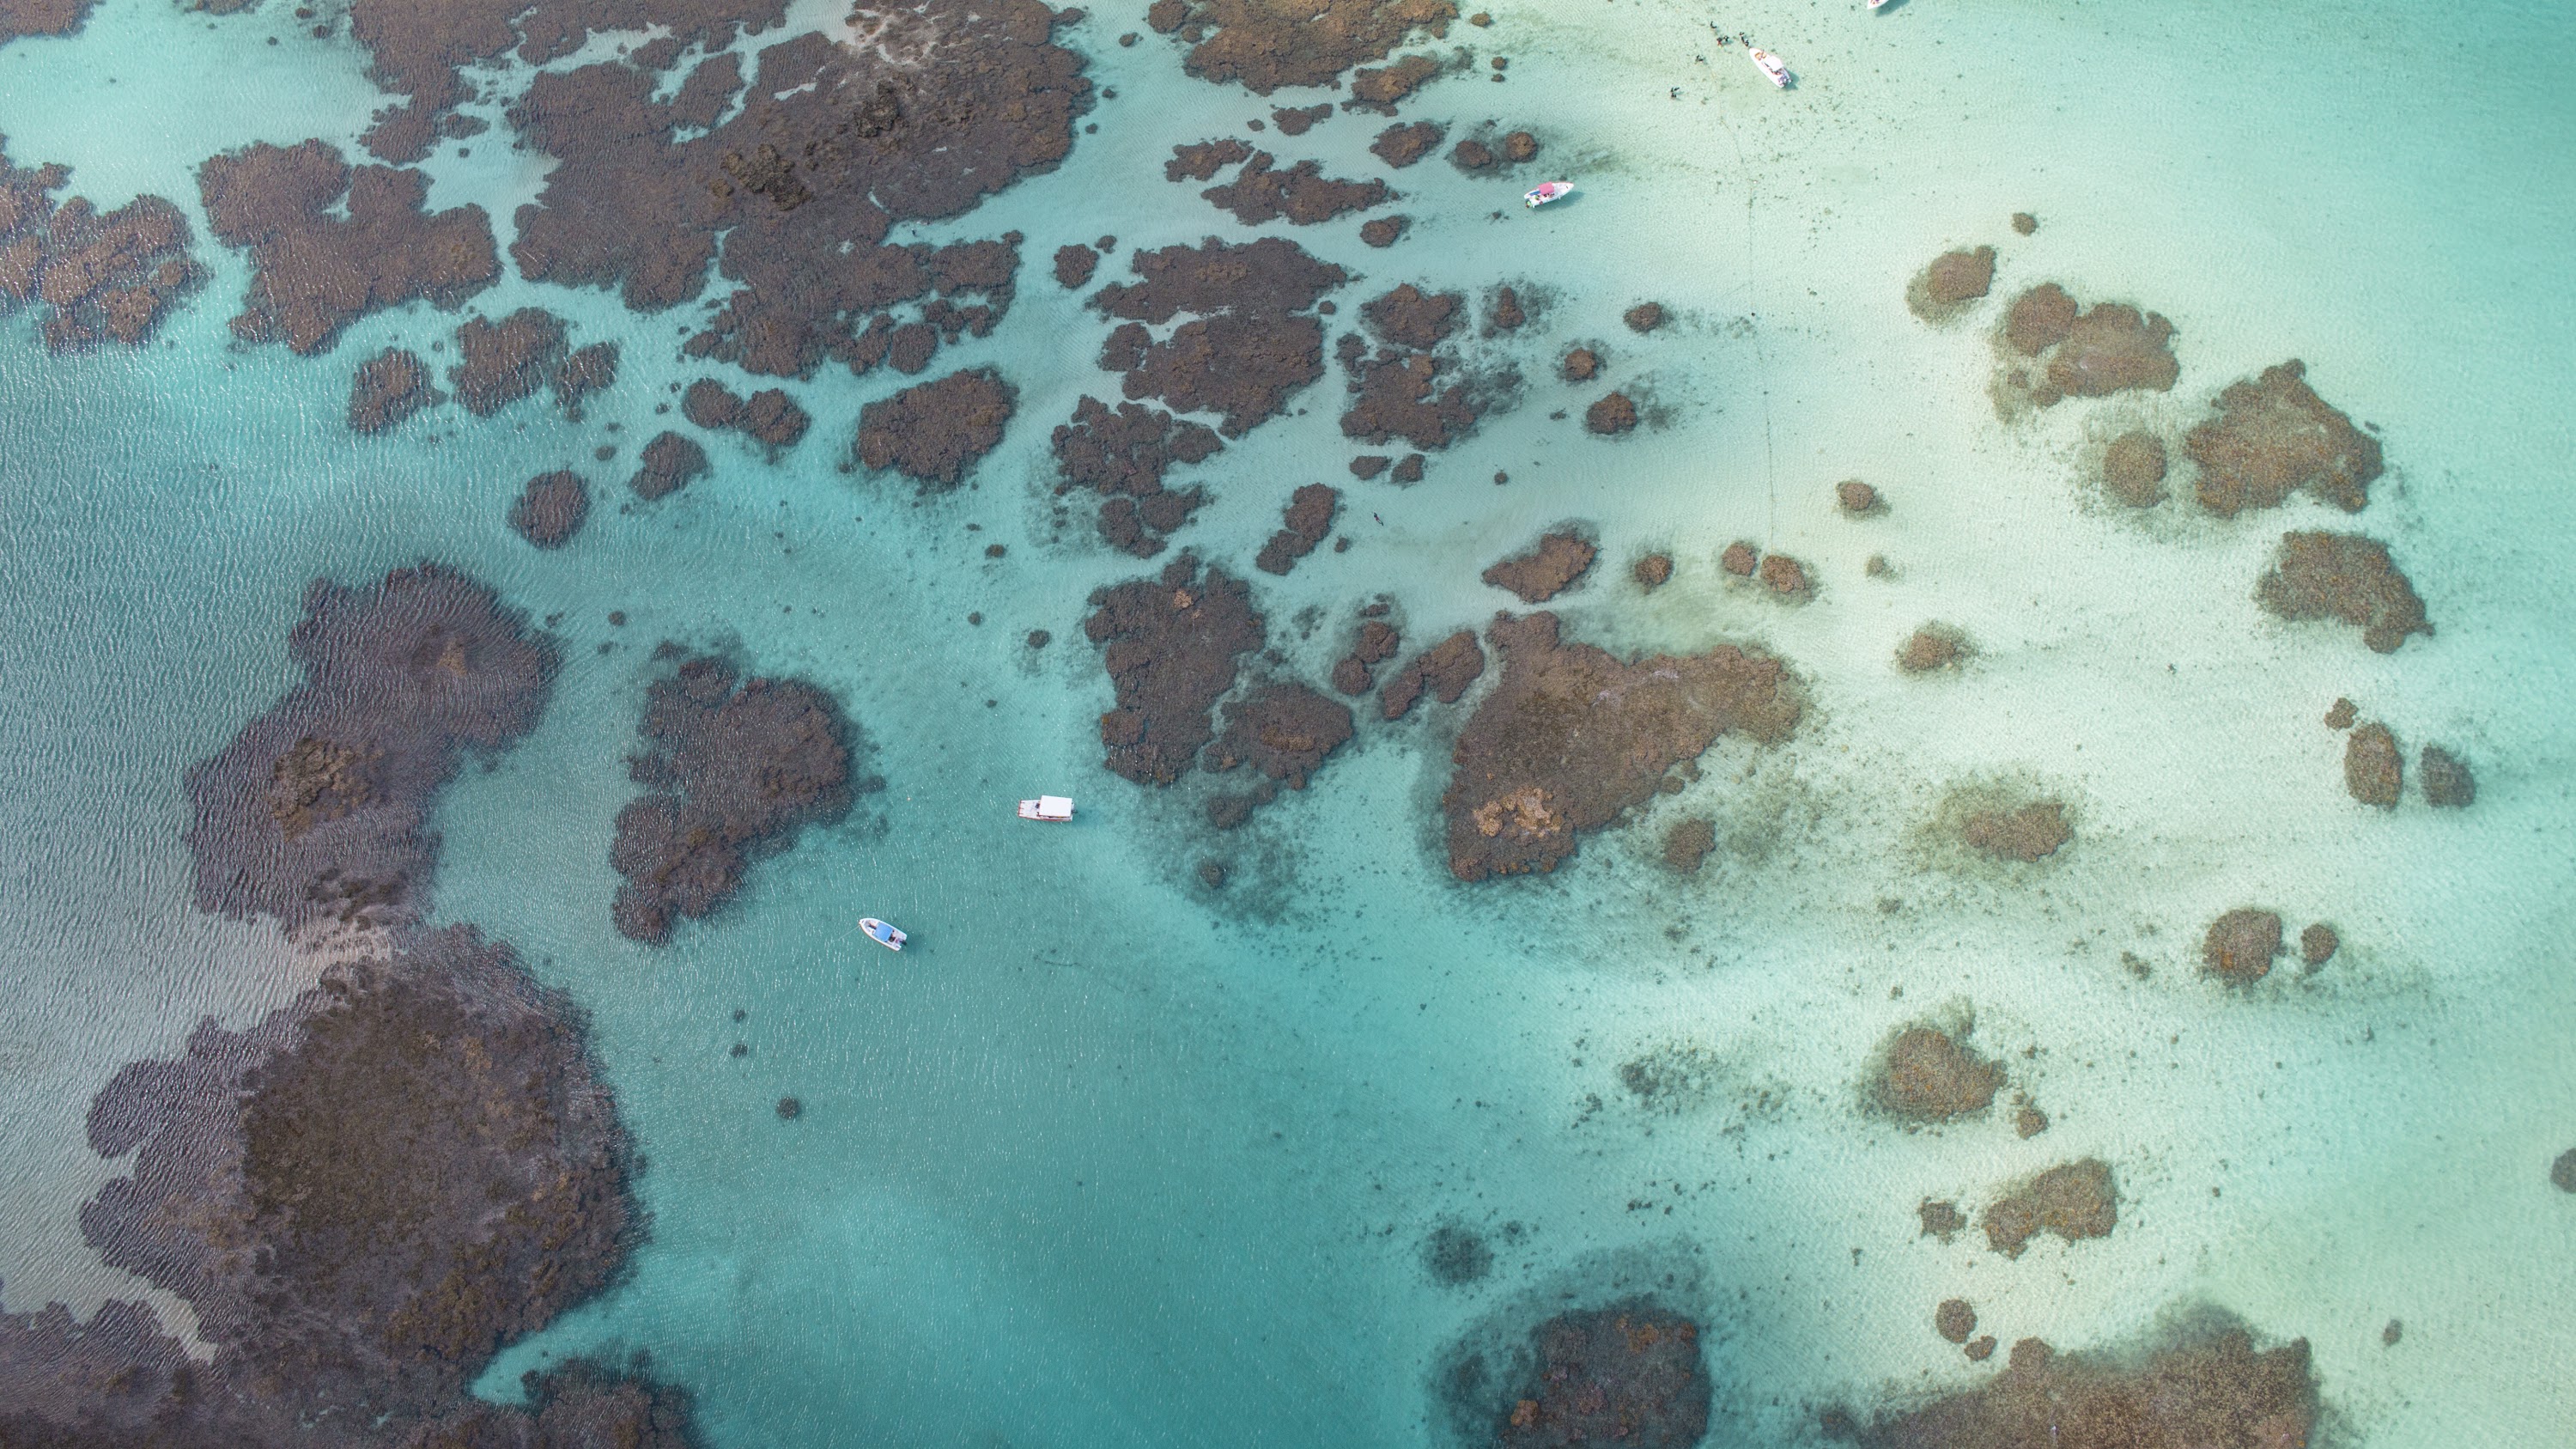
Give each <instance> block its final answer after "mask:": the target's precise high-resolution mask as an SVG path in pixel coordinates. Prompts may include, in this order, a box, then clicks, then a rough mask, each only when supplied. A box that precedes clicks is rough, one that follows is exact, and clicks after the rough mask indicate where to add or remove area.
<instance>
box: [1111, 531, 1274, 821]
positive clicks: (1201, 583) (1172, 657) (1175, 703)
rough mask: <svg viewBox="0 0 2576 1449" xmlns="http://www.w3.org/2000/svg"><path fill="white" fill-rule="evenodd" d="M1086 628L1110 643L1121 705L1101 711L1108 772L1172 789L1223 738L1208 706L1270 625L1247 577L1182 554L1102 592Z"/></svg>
mask: <svg viewBox="0 0 2576 1449" xmlns="http://www.w3.org/2000/svg"><path fill="white" fill-rule="evenodd" d="M1091 605H1092V612H1091V614H1090V616H1089V617H1088V618H1086V619H1084V620H1083V625H1082V627H1083V632H1084V633H1085V634H1086V635H1087V636H1088V637H1089V638H1090V640H1091V642H1092V643H1093V644H1095V645H1098V646H1100V647H1101V649H1102V651H1103V652H1102V656H1101V662H1102V664H1103V666H1104V667H1105V668H1106V669H1107V670H1108V672H1109V679H1110V683H1111V685H1112V687H1113V688H1114V689H1115V690H1116V692H1117V707H1116V708H1114V709H1112V710H1110V711H1109V712H1108V713H1106V714H1104V715H1102V716H1101V717H1100V742H1101V744H1102V745H1103V746H1104V747H1106V749H1107V751H1108V756H1107V759H1106V760H1105V761H1104V763H1106V764H1107V765H1108V766H1109V768H1110V769H1111V770H1113V771H1115V772H1117V773H1118V774H1120V775H1123V776H1125V777H1126V778H1128V779H1130V780H1133V781H1135V782H1136V783H1137V784H1140V785H1169V784H1172V783H1173V782H1174V781H1177V780H1178V779H1180V778H1181V774H1182V772H1183V771H1185V770H1187V769H1188V768H1189V767H1190V762H1191V761H1192V760H1193V759H1195V758H1196V757H1197V756H1198V753H1199V751H1200V749H1201V748H1202V747H1204V746H1205V745H1206V744H1207V743H1208V741H1209V740H1211V739H1213V738H1214V737H1215V735H1216V729H1215V726H1214V725H1213V724H1212V723H1211V722H1210V720H1209V711H1211V710H1213V709H1214V708H1215V707H1216V702H1217V700H1218V699H1219V698H1220V697H1222V696H1223V695H1224V694H1225V693H1226V692H1227V691H1228V690H1230V689H1232V688H1233V687H1234V682H1235V678H1236V675H1237V673H1238V672H1239V671H1240V669H1241V667H1242V659H1243V656H1244V655H1246V654H1250V653H1253V652H1254V651H1256V650H1258V649H1260V648H1261V646H1262V644H1263V643H1264V642H1265V641H1266V640H1267V639H1268V637H1269V631H1268V629H1267V627H1266V626H1265V625H1264V623H1263V622H1262V618H1261V615H1260V614H1259V613H1258V612H1257V611H1256V610H1254V608H1253V607H1252V591H1251V590H1250V589H1249V588H1247V587H1245V585H1244V583H1243V582H1242V581H1241V580H1240V579H1236V578H1233V577H1231V576H1229V575H1227V574H1226V573H1225V572H1224V571H1223V570H1220V569H1217V568H1213V567H1211V568H1209V569H1208V570H1207V571H1206V573H1205V575H1204V576H1202V575H1201V573H1200V570H1199V562H1198V560H1197V559H1195V558H1193V557H1191V556H1190V555H1188V554H1186V553H1185V554H1182V555H1181V556H1180V557H1178V558H1175V559H1173V560H1172V561H1171V562H1170V563H1169V564H1166V565H1165V566H1164V568H1163V571H1162V573H1161V574H1160V575H1158V576H1154V577H1148V578H1141V579H1131V580H1129V581H1128V582H1126V583H1123V584H1118V585H1115V586H1112V587H1110V588H1105V589H1101V590H1098V591H1097V592H1095V593H1093V594H1092V596H1091Z"/></svg>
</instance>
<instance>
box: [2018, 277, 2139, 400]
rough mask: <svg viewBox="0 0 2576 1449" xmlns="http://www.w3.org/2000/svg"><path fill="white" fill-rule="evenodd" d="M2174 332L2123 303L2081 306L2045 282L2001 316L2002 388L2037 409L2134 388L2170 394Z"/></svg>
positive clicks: (2057, 288) (2059, 288)
mask: <svg viewBox="0 0 2576 1449" xmlns="http://www.w3.org/2000/svg"><path fill="white" fill-rule="evenodd" d="M2173 332H2174V329H2173V324H2172V323H2170V322H2168V321H2166V320H2165V319H2164V318H2162V317H2160V316H2158V315H2156V314H2155V313H2153V312H2140V311H2139V310H2138V309H2137V308H2135V307H2132V306H2129V305H2128V304H2126V303H2123V302H2100V303H2096V304H2095V305H2094V306H2092V307H2091V308H2084V307H2080V306H2079V305H2077V303H2076V300H2075V298H2074V297H2073V296H2072V295H2070V294H2069V293H2068V292H2067V291H2066V289H2065V288H2063V287H2060V286H2059V285H2057V284H2056V283H2055V282H2042V283H2041V284H2040V285H2038V286H2036V287H2033V288H2031V289H2030V290H2029V291H2027V292H2024V293H2022V294H2021V295H2020V296H2019V297H2017V298H2015V299H2014V300H2013V304H2012V310H2011V311H2010V312H2009V313H2008V314H2006V316H2005V318H2004V328H2003V337H2002V345H2003V348H2004V350H2005V354H2006V364H2007V365H2006V369H2005V373H2004V377H2003V385H2004V387H2005V388H2006V390H2007V392H2008V393H2009V394H2012V395H2018V396H2020V397H2024V398H2027V399H2028V400H2029V401H2030V402H2033V403H2036V404H2038V405H2039V406H2041V407H2050V406H2053V405H2055V404H2056V403H2058V402H2059V401H2061V400H2063V399H2065V398H2069V397H2107V396H2109V395H2111V394H2112V393H2115V392H2126V391H2129V390H2131V389H2133V388H2144V389H2149V390H2152V391H2156V392H2168V391H2171V390H2172V388H2173V385H2174V379H2175V378H2176V377H2178V376H2180V375H2181V371H2182V364H2181V363H2179V362H2177V361H2176V360H2175V359H2174V355H2173Z"/></svg>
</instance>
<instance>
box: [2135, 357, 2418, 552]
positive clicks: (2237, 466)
mask: <svg viewBox="0 0 2576 1449" xmlns="http://www.w3.org/2000/svg"><path fill="white" fill-rule="evenodd" d="M2183 451H2184V452H2186V453H2188V454H2190V455H2191V460H2192V461H2193V462H2194V463H2197V464H2199V465H2200V483H2199V488H2198V491H2199V498H2200V506H2201V507H2203V508H2206V509H2208V510H2209V511H2210V512H2212V513H2215V514H2217V515H2218V516H2219V517H2221V518H2233V517H2235V516H2236V515H2237V514H2238V513H2239V512H2241V511H2243V510H2245V509H2248V508H2277V507H2279V506H2280V505H2281V504H2282V502H2284V501H2285V500H2287V499H2288V498H2289V496H2290V494H2291V493H2293V492H2294V491H2296V490H2298V489H2302V488H2304V489H2306V490H2307V491H2308V492H2310V493H2312V494H2314V495H2316V496H2317V497H2318V498H2320V499H2323V500H2324V501H2326V502H2328V503H2331V504H2333V505H2335V506H2336V507H2337V508H2340V509H2342V510H2343V511H2344V512H2346V513H2359V512H2360V511H2361V510H2362V509H2363V508H2364V507H2366V506H2368V505H2369V503H2370V485H2371V482H2372V480H2374V479H2376V478H2377V477H2378V476H2379V475H2380V472H2381V471H2382V464H2381V461H2380V452H2379V440H2378V439H2376V438H2374V437H2372V436H2370V435H2369V434H2368V433H2365V432H2363V431H2362V430H2361V429H2359V428H2356V427H2354V426H2353V425H2352V419H2350V418H2348V417H2346V416H2344V415H2343V414H2342V413H2340V412H2338V411H2336V410H2335V409H2334V408H2333V407H2331V406H2329V405H2328V404H2327V402H2326V400H2325V399H2324V398H2321V397H2319V396H2317V391H2316V389H2315V388H2312V387H2310V386H2308V381H2307V364H2305V363H2303V362H2300V361H2299V360H2298V359H2296V358H2292V359H2291V360H2290V361H2288V362H2285V363H2282V364H2281V365H2280V366H2278V367H2267V368H2265V369H2263V375H2262V376H2261V377H2260V378H2258V379H2256V380H2255V381H2253V382H2233V383H2229V384H2228V385H2227V388H2226V390H2225V391H2223V392H2221V393H2220V394H2219V395H2218V412H2217V415H2216V416H2214V417H2212V418H2211V419H2210V420H2209V421H2207V422H2204V423H2202V424H2201V425H2200V426H2198V427H2196V428H2193V429H2192V430H2191V432H2190V433H2189V434H2187V435H2186V436H2185V437H2184V438H2183Z"/></svg>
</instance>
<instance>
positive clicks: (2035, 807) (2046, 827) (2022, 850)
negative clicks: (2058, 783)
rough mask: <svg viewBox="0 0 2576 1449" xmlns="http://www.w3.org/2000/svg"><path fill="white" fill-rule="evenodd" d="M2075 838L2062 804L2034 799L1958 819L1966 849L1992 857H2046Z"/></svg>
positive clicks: (2001, 858) (1996, 858)
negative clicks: (2007, 808) (2008, 807)
mask: <svg viewBox="0 0 2576 1449" xmlns="http://www.w3.org/2000/svg"><path fill="white" fill-rule="evenodd" d="M2074 838H2075V832H2074V831H2073V830H2071V829H2069V828H2068V827H2067V824H2066V807H2065V805H2063V804H2062V803H2060V802H2058V801H2055V800H2038V801H2033V802H2032V803H2030V804H2027V805H2021V806H2017V807H2015V808H2013V809H2010V810H2003V809H1995V810H1979V811H1975V812H1973V813H1971V814H1970V815H1969V816H1968V817H1967V818H1966V819H1965V820H1963V821H1961V822H1960V823H1959V839H1960V841H1961V842H1962V843H1964V844H1965V845H1966V846H1967V847H1968V848H1969V849H1970V850H1973V851H1975V852H1977V853H1978V854H1979V855H1983V856H1986V857H1989V858H1990V859H1994V860H2018V861H2021V862H2023V863H2024V864H2029V863H2031V862H2034V861H2041V860H2046V859H2047V858H2048V857H2050V856H2052V855H2055V854H2056V853H2057V852H2058V848H2059V847H2061V846H2063V845H2065V844H2066V842H2068V841H2070V840H2072V839H2074Z"/></svg>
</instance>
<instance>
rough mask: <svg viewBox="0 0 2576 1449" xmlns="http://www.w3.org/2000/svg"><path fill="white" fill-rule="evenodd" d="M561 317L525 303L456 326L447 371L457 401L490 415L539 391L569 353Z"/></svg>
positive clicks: (475, 412)
mask: <svg viewBox="0 0 2576 1449" xmlns="http://www.w3.org/2000/svg"><path fill="white" fill-rule="evenodd" d="M566 336H567V329H566V328H565V326H564V321H563V319H562V318H560V317H557V316H556V315H554V314H553V313H552V312H548V311H546V310H545V309H543V308H541V307H522V308H520V309H519V310H518V311H516V312H513V313H511V314H510V315H509V316H507V317H504V318H502V319H501V320H500V321H499V322H493V321H491V320H489V319H488V318H483V317H468V318H466V319H465V321H464V322H463V323H462V324H461V325H460V326H458V327H457V329H456V355H457V359H458V361H457V364H456V365H455V366H454V367H451V368H449V369H448V370H447V382H448V385H449V386H450V387H452V388H454V389H455V390H456V400H457V401H458V402H460V403H462V404H464V405H465V410H466V411H467V412H469V413H472V414H473V415H474V416H476V417H478V418H488V417H490V416H492V415H493V414H494V413H497V412H499V411H500V410H501V409H503V408H505V407H508V406H509V405H510V404H512V403H514V402H517V401H519V400H520V399H521V398H525V397H531V396H534V395H535V394H536V392H537V390H538V389H539V388H542V387H544V386H545V385H546V382H547V379H549V378H550V377H552V376H553V375H554V372H555V370H556V369H557V368H558V367H560V366H562V364H563V360H564V357H565V356H566V354H567V352H568V350H569V349H568V348H567V347H566V345H565V339H566Z"/></svg>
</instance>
